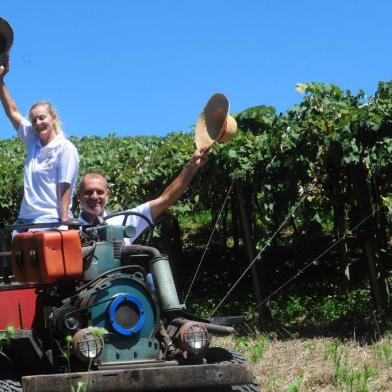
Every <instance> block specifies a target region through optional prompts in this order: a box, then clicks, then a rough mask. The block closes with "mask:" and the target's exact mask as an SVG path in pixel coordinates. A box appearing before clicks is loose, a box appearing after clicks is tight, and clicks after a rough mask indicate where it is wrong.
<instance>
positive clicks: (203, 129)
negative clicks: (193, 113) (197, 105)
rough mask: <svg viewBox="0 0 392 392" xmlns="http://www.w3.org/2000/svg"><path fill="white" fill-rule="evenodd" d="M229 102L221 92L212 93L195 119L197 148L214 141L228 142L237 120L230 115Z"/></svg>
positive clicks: (209, 144) (206, 145)
mask: <svg viewBox="0 0 392 392" xmlns="http://www.w3.org/2000/svg"><path fill="white" fill-rule="evenodd" d="M229 111H230V103H229V100H228V99H227V97H226V96H225V95H223V94H221V93H217V94H214V95H213V96H212V97H211V98H210V99H209V100H208V102H207V105H206V106H205V108H204V110H203V112H202V113H201V114H200V116H199V118H198V119H197V123H196V128H195V142H196V146H197V148H199V149H200V148H203V147H205V148H208V147H211V146H212V144H213V143H214V142H218V143H221V142H228V141H230V140H231V139H232V138H233V136H234V134H235V133H236V131H237V122H236V121H235V119H234V117H232V116H230V114H229Z"/></svg>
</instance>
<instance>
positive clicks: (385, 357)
mask: <svg viewBox="0 0 392 392" xmlns="http://www.w3.org/2000/svg"><path fill="white" fill-rule="evenodd" d="M391 345H392V335H387V336H385V338H384V340H383V341H382V342H380V343H377V344H375V345H374V352H375V356H376V358H377V359H379V360H382V361H383V362H384V363H385V366H386V367H392V347H391Z"/></svg>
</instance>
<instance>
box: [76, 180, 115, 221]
mask: <svg viewBox="0 0 392 392" xmlns="http://www.w3.org/2000/svg"><path fill="white" fill-rule="evenodd" d="M78 197H79V200H80V204H81V206H82V210H83V211H84V212H85V213H86V214H88V215H90V216H94V217H97V216H101V215H102V213H103V211H104V209H105V205H106V201H107V199H108V197H109V190H108V189H107V187H106V184H105V181H104V180H103V179H102V178H89V177H87V178H85V179H84V187H83V188H82V189H79V192H78Z"/></svg>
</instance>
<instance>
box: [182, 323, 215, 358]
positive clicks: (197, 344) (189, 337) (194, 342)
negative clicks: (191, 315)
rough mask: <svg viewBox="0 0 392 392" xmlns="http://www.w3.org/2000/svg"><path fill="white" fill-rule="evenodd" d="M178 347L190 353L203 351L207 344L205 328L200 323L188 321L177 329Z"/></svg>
mask: <svg viewBox="0 0 392 392" xmlns="http://www.w3.org/2000/svg"><path fill="white" fill-rule="evenodd" d="M179 338H180V347H181V348H182V349H183V350H185V351H188V352H190V353H192V354H198V353H201V352H203V351H204V350H205V349H206V348H207V347H208V345H209V343H210V342H209V340H208V331H207V328H206V327H205V326H204V325H203V324H200V323H197V322H194V321H189V322H187V323H186V324H184V325H183V326H182V327H181V328H180V331H179Z"/></svg>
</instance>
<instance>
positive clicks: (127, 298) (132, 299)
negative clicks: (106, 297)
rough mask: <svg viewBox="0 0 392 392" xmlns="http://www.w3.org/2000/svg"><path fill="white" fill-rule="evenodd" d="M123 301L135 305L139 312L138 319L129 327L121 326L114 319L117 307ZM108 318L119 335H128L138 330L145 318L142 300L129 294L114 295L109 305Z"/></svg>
mask: <svg viewBox="0 0 392 392" xmlns="http://www.w3.org/2000/svg"><path fill="white" fill-rule="evenodd" d="M124 302H130V303H132V304H133V305H134V306H136V308H137V311H138V312H139V320H138V321H137V323H136V324H135V325H134V326H133V327H131V328H123V327H122V326H121V325H120V324H118V322H117V321H116V311H117V309H118V308H119V306H120V305H121V304H123V303H124ZM109 319H110V322H111V324H112V327H113V329H114V330H115V331H117V332H118V333H119V334H121V335H125V336H130V335H132V334H135V333H137V332H139V331H140V329H141V328H142V327H143V325H144V320H145V314H144V306H143V304H142V302H141V301H140V300H139V298H137V297H135V296H133V295H130V294H120V295H118V296H116V297H115V299H114V300H113V301H112V303H111V304H110V306H109Z"/></svg>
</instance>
